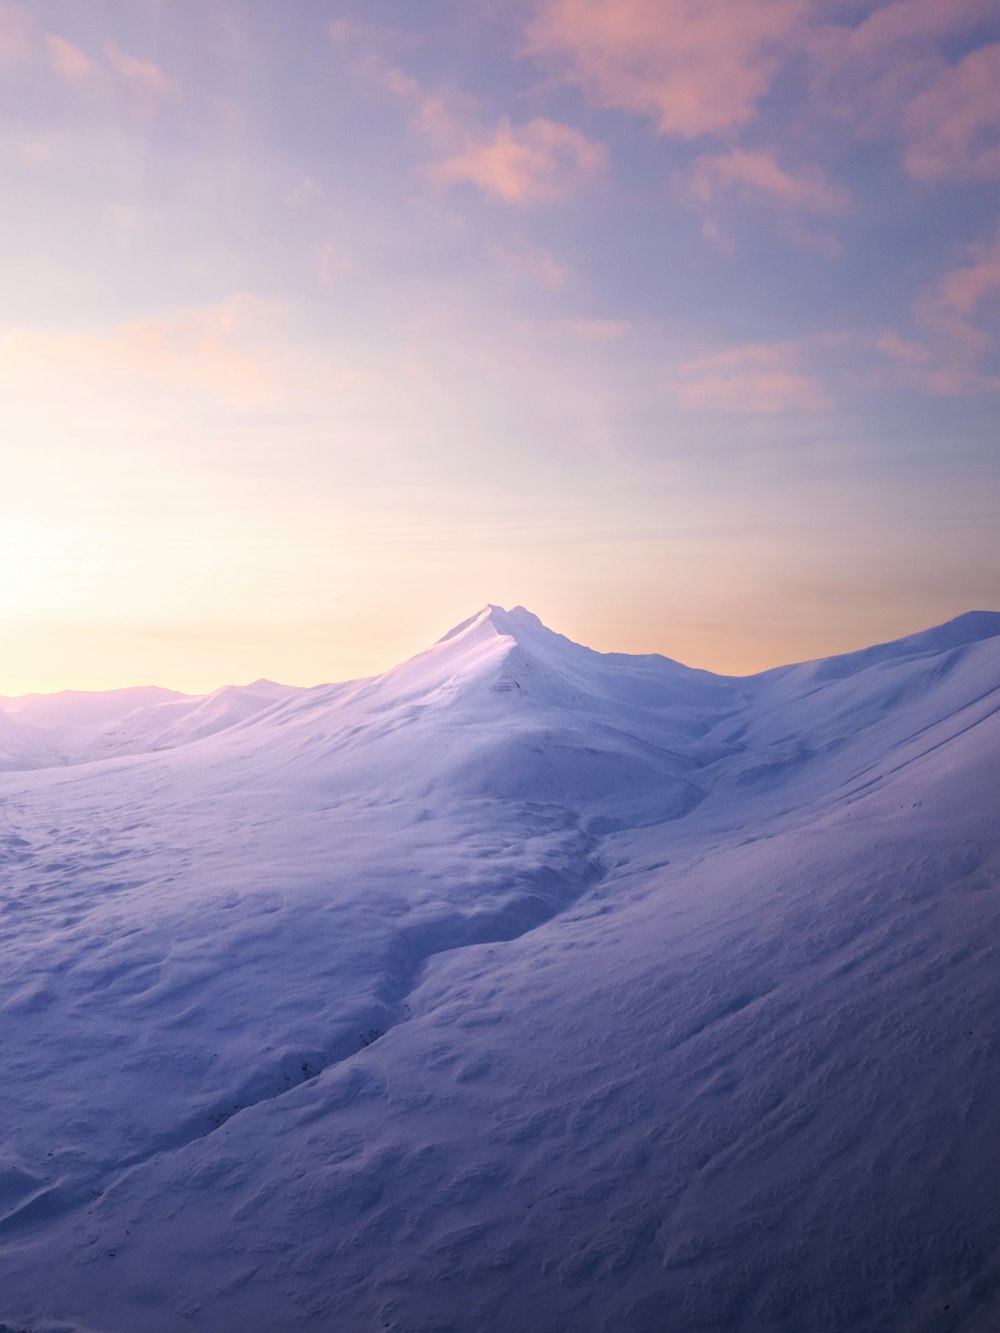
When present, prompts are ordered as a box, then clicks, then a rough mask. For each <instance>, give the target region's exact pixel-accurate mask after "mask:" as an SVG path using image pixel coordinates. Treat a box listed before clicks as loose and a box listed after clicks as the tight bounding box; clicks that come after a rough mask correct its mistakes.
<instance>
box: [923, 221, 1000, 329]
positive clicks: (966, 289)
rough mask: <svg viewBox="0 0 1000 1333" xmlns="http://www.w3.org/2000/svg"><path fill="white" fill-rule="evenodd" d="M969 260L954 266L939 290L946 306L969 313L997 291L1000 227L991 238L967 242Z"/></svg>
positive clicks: (999, 282)
mask: <svg viewBox="0 0 1000 1333" xmlns="http://www.w3.org/2000/svg"><path fill="white" fill-rule="evenodd" d="M969 254H970V256H971V258H972V261H973V262H972V263H971V264H967V265H965V266H964V267H963V268H957V269H953V270H952V271H951V272H950V273H946V274H945V275H944V277H943V278H942V279H941V283H940V286H939V288H938V291H939V293H940V297H941V300H942V301H943V302H944V304H945V305H947V306H949V307H950V308H951V309H952V310H954V311H956V312H957V313H958V314H959V315H972V314H974V313H975V311H976V308H977V307H978V306H979V305H980V303H981V302H982V301H983V300H984V298H985V297H987V296H989V295H990V294H991V293H993V292H1000V228H998V230H997V234H996V236H995V237H994V238H993V240H992V241H988V242H986V243H984V244H978V245H970V246H969Z"/></svg>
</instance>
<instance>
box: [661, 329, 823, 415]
mask: <svg viewBox="0 0 1000 1333" xmlns="http://www.w3.org/2000/svg"><path fill="white" fill-rule="evenodd" d="M802 359H803V348H802V346H801V344H799V343H796V342H776V343H747V344H744V345H743V346H740V347H729V348H726V349H724V350H723V351H721V352H715V353H712V354H711V355H709V356H702V357H697V358H695V359H693V360H690V361H685V362H683V363H682V365H681V367H680V371H681V380H680V384H679V387H678V393H679V396H680V399H681V402H683V403H684V404H686V405H687V406H688V407H701V408H710V409H713V410H715V411H718V412H739V413H745V414H749V415H754V416H778V415H781V414H784V413H790V412H808V413H814V412H825V411H827V410H828V409H829V408H830V406H831V402H830V397H829V395H828V393H827V392H826V389H825V387H824V385H823V384H822V383H821V381H820V380H819V379H817V378H816V377H815V376H813V375H811V374H808V373H807V372H806V371H804V370H803V369H802V365H801V363H802Z"/></svg>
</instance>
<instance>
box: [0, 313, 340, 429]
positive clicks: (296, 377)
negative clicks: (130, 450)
mask: <svg viewBox="0 0 1000 1333" xmlns="http://www.w3.org/2000/svg"><path fill="white" fill-rule="evenodd" d="M283 313H284V312H283V309H282V307H281V306H280V305H279V304H277V303H276V302H274V301H266V300H263V299H261V298H259V297H256V296H252V295H250V294H249V293H237V294H235V295H233V296H230V297H228V298H227V299H226V300H224V301H221V302H218V303H217V304H214V305H205V306H197V307H194V308H191V309H183V310H176V311H172V312H170V313H167V314H164V315H159V316H155V317H149V318H146V319H138V320H128V321H124V322H122V323H119V324H117V325H115V326H114V327H113V328H111V329H109V330H107V331H105V332H95V333H90V334H86V333H46V332H39V331H35V330H28V329H13V330H10V331H9V332H7V333H4V334H2V335H0V354H2V360H3V364H4V369H5V371H6V372H7V373H8V374H10V373H15V374H16V375H19V376H21V377H23V378H24V379H25V380H31V379H34V380H42V381H48V382H50V383H51V382H53V381H54V382H56V383H60V384H63V385H66V386H72V385H83V384H87V383H92V382H95V381H99V380H100V377H112V378H113V379H115V380H121V381H122V383H123V384H125V385H127V386H128V385H134V384H135V383H136V381H137V379H138V381H139V382H140V383H142V382H143V381H145V382H146V383H148V384H150V385H154V386H159V387H160V388H165V389H168V390H171V391H176V392H177V393H178V394H195V395H202V394H205V395H208V396H209V397H211V398H214V399H217V400H218V401H220V402H222V403H224V404H225V405H226V406H228V407H230V408H233V409H235V410H237V411H241V412H252V411H256V410H258V409H261V408H267V407H270V406H272V405H275V404H277V403H279V402H281V401H284V400H288V399H290V398H292V397H294V396H295V395H296V394H298V393H301V392H304V391H311V392H330V391H334V390H338V389H342V388H346V387H348V386H349V385H350V384H352V383H354V382H356V381H357V380H359V379H360V378H362V377H361V376H360V375H359V373H358V372H355V371H351V370H347V369H344V368H341V367H337V366H335V365H331V364H326V363H324V362H322V361H321V360H319V359H318V358H317V357H316V355H315V353H310V355H309V356H308V357H307V358H303V357H301V356H296V354H295V352H294V350H293V349H292V348H290V347H289V346H288V345H287V343H286V342H285V341H284V339H283V328H282V322H283V321H282V316H283Z"/></svg>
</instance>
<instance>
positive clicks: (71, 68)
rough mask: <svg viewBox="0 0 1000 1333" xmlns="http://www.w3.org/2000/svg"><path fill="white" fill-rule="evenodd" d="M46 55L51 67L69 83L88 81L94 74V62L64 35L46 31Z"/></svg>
mask: <svg viewBox="0 0 1000 1333" xmlns="http://www.w3.org/2000/svg"><path fill="white" fill-rule="evenodd" d="M45 55H46V58H47V59H48V62H49V65H50V67H51V68H52V69H53V70H54V71H55V72H56V74H58V75H59V77H60V78H61V79H65V80H66V82H67V83H75V84H82V83H87V82H89V80H90V79H92V78H93V76H94V73H95V66H94V62H93V61H92V60H91V59H90V58H89V57H88V56H86V55H84V53H83V52H82V51H81V50H80V48H79V47H78V46H74V45H73V43H72V42H67V41H66V39H65V38H64V37H58V36H56V35H55V34H54V33H51V32H50V33H46V34H45Z"/></svg>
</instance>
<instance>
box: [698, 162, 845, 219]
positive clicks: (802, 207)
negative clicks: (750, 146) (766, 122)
mask: <svg viewBox="0 0 1000 1333" xmlns="http://www.w3.org/2000/svg"><path fill="white" fill-rule="evenodd" d="M688 188H689V189H690V191H691V194H692V196H693V197H694V198H695V199H696V200H697V201H698V202H699V203H701V204H705V205H708V204H713V203H715V202H717V201H718V200H719V199H720V198H722V197H725V196H726V195H737V196H741V197H743V198H749V199H757V200H764V201H766V202H769V203H772V204H776V205H778V206H780V207H782V208H788V209H791V210H792V211H794V212H802V213H817V214H829V213H843V212H844V211H845V210H846V209H847V208H848V207H849V206H850V202H851V197H850V195H849V193H848V192H847V191H846V190H844V189H843V188H842V187H841V186H839V185H836V184H834V183H833V182H832V181H829V180H827V179H826V177H825V176H824V175H823V173H822V172H821V171H819V170H818V169H817V168H815V167H813V168H810V169H808V170H805V171H802V172H800V173H798V174H795V173H793V172H791V171H789V170H788V169H786V168H785V167H783V166H781V165H780V163H779V162H778V160H777V157H776V156H775V154H774V153H773V152H771V151H767V150H758V151H756V152H749V151H747V150H746V149H742V148H734V149H733V150H732V152H729V153H722V154H714V155H710V154H706V155H705V156H702V157H699V158H696V160H695V162H694V165H693V167H692V168H691V172H690V175H689V177H688Z"/></svg>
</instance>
